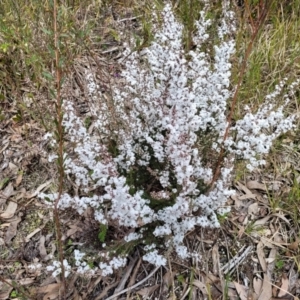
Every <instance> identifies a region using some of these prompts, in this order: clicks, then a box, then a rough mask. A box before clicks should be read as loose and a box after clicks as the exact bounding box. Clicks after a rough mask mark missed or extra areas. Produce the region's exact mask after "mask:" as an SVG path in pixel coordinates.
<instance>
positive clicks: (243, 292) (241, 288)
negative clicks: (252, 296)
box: [233, 281, 248, 300]
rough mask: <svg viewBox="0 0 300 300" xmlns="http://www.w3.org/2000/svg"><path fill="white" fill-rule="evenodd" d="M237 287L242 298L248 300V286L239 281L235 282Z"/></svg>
mask: <svg viewBox="0 0 300 300" xmlns="http://www.w3.org/2000/svg"><path fill="white" fill-rule="evenodd" d="M233 284H234V286H235V289H236V291H237V294H238V295H239V297H240V299H241V300H248V295H247V294H248V292H247V290H248V288H246V287H245V286H244V285H241V284H239V283H238V282H236V281H234V282H233Z"/></svg>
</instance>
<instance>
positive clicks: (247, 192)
mask: <svg viewBox="0 0 300 300" xmlns="http://www.w3.org/2000/svg"><path fill="white" fill-rule="evenodd" d="M237 185H238V188H239V189H240V190H242V191H243V192H244V193H245V195H242V196H239V197H238V199H239V200H247V199H255V198H256V195H254V194H253V193H252V192H251V191H250V190H249V189H248V188H247V187H246V186H244V185H243V184H241V183H240V182H237Z"/></svg>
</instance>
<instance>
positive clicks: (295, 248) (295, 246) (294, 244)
mask: <svg viewBox="0 0 300 300" xmlns="http://www.w3.org/2000/svg"><path fill="white" fill-rule="evenodd" d="M299 243H300V239H299V238H296V240H295V242H292V243H290V244H289V245H288V248H289V249H290V250H293V251H296V250H297V249H298V247H299Z"/></svg>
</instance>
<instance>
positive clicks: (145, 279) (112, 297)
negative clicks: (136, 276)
mask: <svg viewBox="0 0 300 300" xmlns="http://www.w3.org/2000/svg"><path fill="white" fill-rule="evenodd" d="M159 268H160V267H156V268H155V269H154V270H153V271H152V272H151V273H150V274H149V275H148V276H147V277H145V278H144V279H143V280H141V281H139V282H138V283H136V284H135V285H133V286H131V287H129V288H127V289H125V290H123V291H121V292H119V293H117V294H114V295H112V296H110V297H108V298H107V299H106V300H111V299H115V298H116V297H118V296H120V295H122V294H124V293H126V292H128V291H130V290H133V289H135V288H137V287H138V286H139V285H141V284H142V283H144V282H145V281H147V280H148V279H149V278H150V277H151V276H153V275H154V274H155V273H156V271H157V270H158V269H159Z"/></svg>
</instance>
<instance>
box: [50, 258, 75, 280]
mask: <svg viewBox="0 0 300 300" xmlns="http://www.w3.org/2000/svg"><path fill="white" fill-rule="evenodd" d="M63 264H64V270H65V277H68V276H69V275H70V273H71V266H70V265H69V263H68V261H67V260H66V259H64V260H63ZM46 269H47V271H49V272H52V271H53V272H52V276H53V277H56V276H58V275H59V274H60V273H61V265H60V262H59V261H57V260H54V261H53V262H52V265H50V266H47V267H46Z"/></svg>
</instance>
